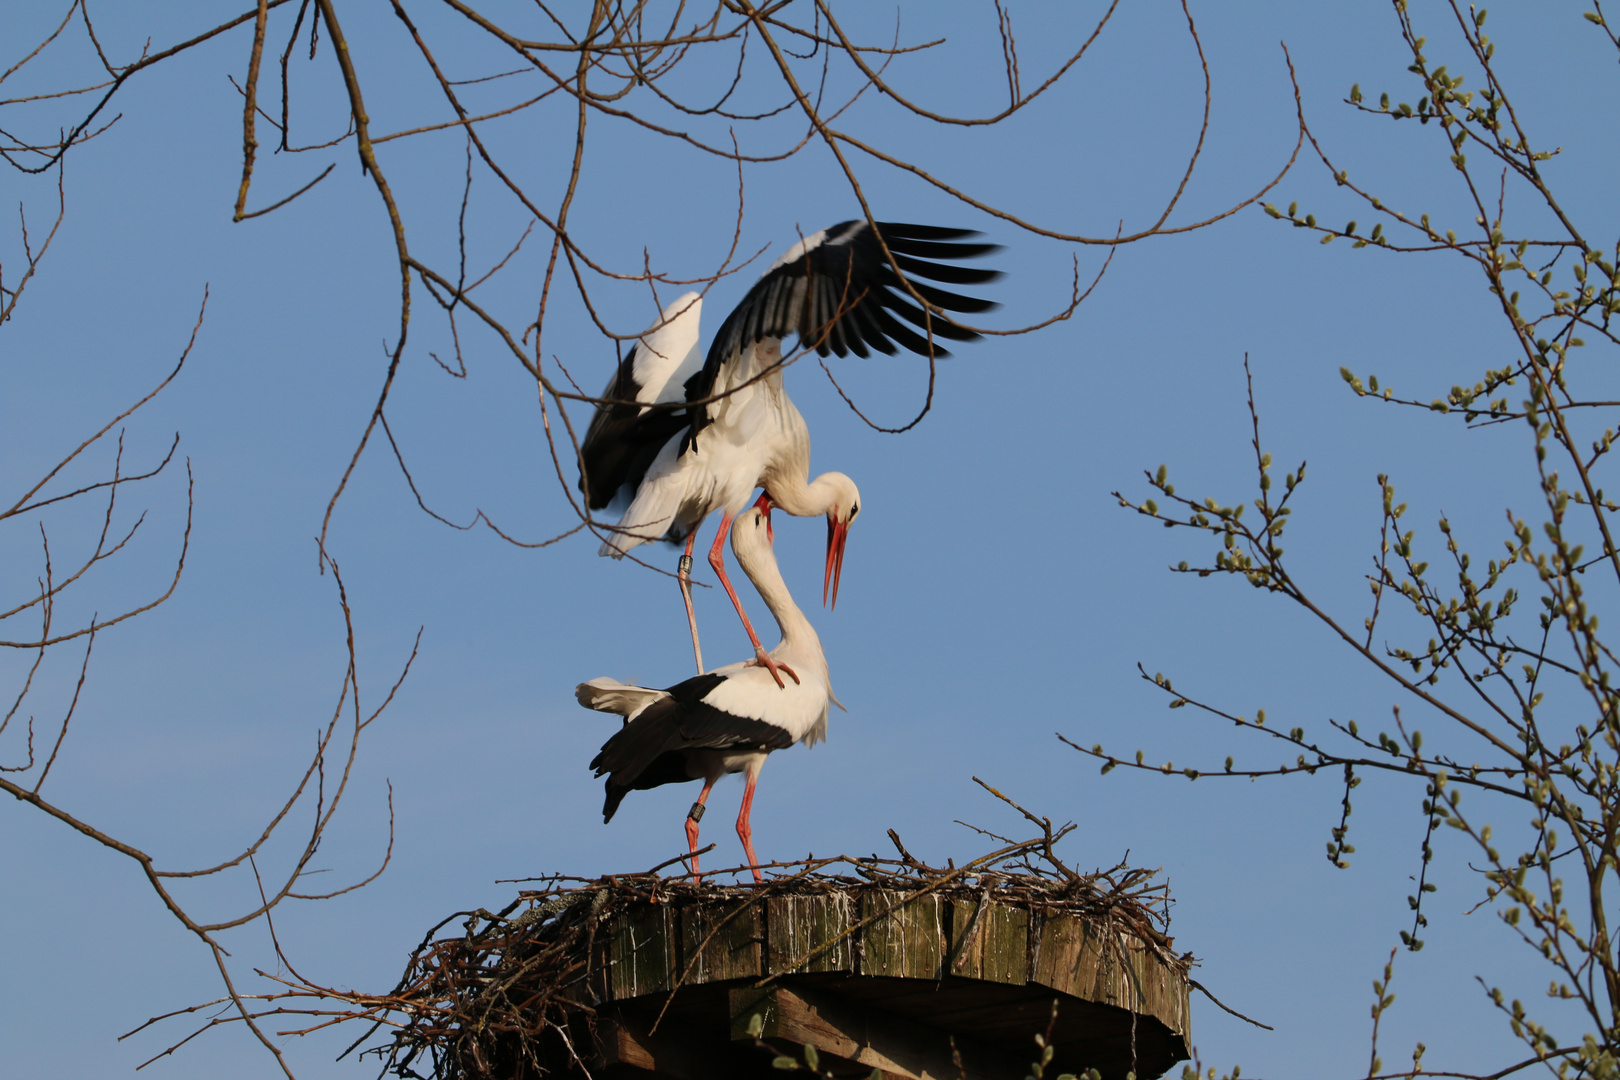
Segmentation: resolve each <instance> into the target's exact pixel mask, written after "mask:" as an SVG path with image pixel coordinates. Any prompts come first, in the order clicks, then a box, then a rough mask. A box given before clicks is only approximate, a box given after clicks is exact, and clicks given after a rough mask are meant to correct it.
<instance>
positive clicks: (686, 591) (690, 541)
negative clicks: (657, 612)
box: [675, 529, 703, 675]
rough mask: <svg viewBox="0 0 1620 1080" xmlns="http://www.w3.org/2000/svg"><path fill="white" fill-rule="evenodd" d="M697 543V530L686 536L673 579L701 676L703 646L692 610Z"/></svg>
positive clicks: (693, 654)
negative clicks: (677, 585) (679, 588)
mask: <svg viewBox="0 0 1620 1080" xmlns="http://www.w3.org/2000/svg"><path fill="white" fill-rule="evenodd" d="M696 543H697V530H696V529H693V530H692V531H691V532H690V533H688V534H687V536H686V552H685V554H683V555H682V556H681V563H680V570H679V571H678V572H677V573H676V575H675V578H676V580H677V581H679V582H680V583H681V599H683V600H685V601H686V624H687V625H688V626H690V627H691V628H692V656H693V657H694V658H695V659H696V660H697V669H698V674H699V675H701V674H703V646H701V645H699V644H698V632H697V614H696V613H695V612H694V611H693V610H692V547H693V545H694V544H696Z"/></svg>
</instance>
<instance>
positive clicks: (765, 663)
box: [748, 649, 799, 690]
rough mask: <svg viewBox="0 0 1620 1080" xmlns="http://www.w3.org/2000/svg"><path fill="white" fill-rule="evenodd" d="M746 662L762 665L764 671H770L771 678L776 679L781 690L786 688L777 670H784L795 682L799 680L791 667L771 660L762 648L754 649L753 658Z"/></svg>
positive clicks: (757, 665) (755, 665)
mask: <svg viewBox="0 0 1620 1080" xmlns="http://www.w3.org/2000/svg"><path fill="white" fill-rule="evenodd" d="M748 663H749V664H751V665H752V666H754V667H762V668H764V669H765V670H766V671H769V672H770V673H771V678H773V679H775V680H776V685H777V686H779V687H781V688H782V689H783V690H786V689H787V683H785V682H783V681H782V676H781V675H779V674H777V672H779V671H785V672H787V673H788V677H789V678H790V679H792V680H793V681H794V682H795V683H797V682H798V681H799V676H798V675H797V673H795V672H794V670H793V669H792V668H790V667H788V666H787V665H786V664H782V663H778V662H777V661H775V660H772V659H771V658H770V656H769V655H768V654H767V653H766V652H765V650H764V649H756V650H755V651H754V658H753V659H752V660H750V661H748Z"/></svg>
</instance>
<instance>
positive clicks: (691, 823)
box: [686, 780, 714, 881]
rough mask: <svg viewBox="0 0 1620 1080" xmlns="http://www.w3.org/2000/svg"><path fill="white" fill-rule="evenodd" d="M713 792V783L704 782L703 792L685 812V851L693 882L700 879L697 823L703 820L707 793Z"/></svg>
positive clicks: (711, 781)
mask: <svg viewBox="0 0 1620 1080" xmlns="http://www.w3.org/2000/svg"><path fill="white" fill-rule="evenodd" d="M713 790H714V781H713V780H709V781H706V782H705V783H704V785H703V791H702V792H701V793H700V794H699V795H698V797H697V802H695V803H693V804H692V809H690V810H688V811H687V812H686V850H688V851H690V852H691V853H692V880H693V881H697V880H698V879H699V877H700V875H699V873H698V855H697V842H698V822H700V821H702V820H703V811H704V810H705V809H706V807H705V806H704V804H705V803H707V802H708V801H709V792H710V791H713Z"/></svg>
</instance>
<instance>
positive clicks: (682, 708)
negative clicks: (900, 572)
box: [575, 496, 836, 880]
mask: <svg viewBox="0 0 1620 1080" xmlns="http://www.w3.org/2000/svg"><path fill="white" fill-rule="evenodd" d="M761 507H765V508H766V509H765V510H762V509H761ZM768 507H769V497H768V496H762V497H761V498H760V500H759V503H758V504H756V505H755V506H754V507H753V508H752V509H750V510H748V511H747V512H746V513H744V514H742V515H741V516H740V517H738V518H737V519H736V521H735V522H734V524H733V528H732V530H731V550H732V553H733V554H735V555H736V556H737V563H738V565H740V566H741V567H742V568H743V572H744V573H745V574H747V575H748V578H749V580H751V581H752V582H753V583H754V587H755V588H757V589H758V590H759V594H760V596H761V597H762V598H763V599H764V601H765V606H766V607H768V608H769V609H770V612H771V614H772V615H773V616H775V618H776V622H777V625H778V626H779V627H780V628H781V631H782V641H781V643H780V644H779V645H777V646H776V648H774V649H772V650H771V654H770V655H771V658H772V660H773V661H774V662H775V663H776V665H777V666H778V667H779V668H780V669H781V670H782V671H784V672H787V673H788V674H789V676H790V679H789V681H788V683H787V685H786V686H785V687H778V686H777V685H776V683H775V682H774V681H773V675H772V672H771V671H770V670H769V669H767V668H765V667H763V666H760V665H758V664H757V662H756V661H753V660H750V661H747V662H745V663H740V664H730V665H728V666H726V667H723V668H719V669H717V670H715V671H711V672H708V673H707V674H704V675H699V676H697V677H696V678H691V679H687V680H686V681H685V682H682V683H678V684H676V685H675V686H671V687H669V688H668V689H664V690H654V689H649V688H646V687H641V686H632V685H629V684H627V683H621V682H617V681H615V680H613V679H592V680H591V681H590V682H587V683H580V684H579V686H578V688H577V689H576V690H575V695H576V696H577V697H578V698H579V703H580V704H581V705H584V706H586V707H587V708H591V709H596V710H598V711H600V712H612V713H618V714H619V715H620V716H623V717H624V718H625V721H626V723H625V725H624V727H623V728H621V729H620V730H619V731H618V732H617V733H616V734H615V735H614V736H613V737H612V738H611V739H609V740H608V741H607V742H606V743H605V744H603V746H602V751H601V753H599V754H597V755H596V758H595V759H594V760H593V761H592V762H591V768H593V769H595V770H596V775H597V776H602V775H604V774H605V775H606V776H607V801H606V802H605V803H604V804H603V806H602V820H603V821H604V822H606V821H611V820H613V814H614V812H615V811H616V810H618V808H619V803H620V801H622V800H623V799H624V797H625V795H626V794H628V793H629V792H631V791H639V790H645V789H647V788H654V787H660V786H662V785H664V784H679V783H684V782H686V781H688V780H699V779H701V780H702V781H703V791H702V793H701V794H700V795H698V798H697V802H695V803H693V804H692V809H691V811H690V812H689V813H688V815H687V821H686V839H687V843H688V844H689V845H690V849H691V851H692V852H693V855H692V872H693V873H696V872H697V868H698V867H697V855H696V852H697V840H698V820H699V819H700V818H701V817H702V816H703V807H704V806H705V805H706V804H707V803H708V799H709V792H710V791H711V790H712V789H713V788H714V784H715V781H717V780H718V779H720V777H722V776H724V775H726V774H727V773H734V772H740V773H744V774H746V777H747V787H746V788H745V789H744V791H743V801H742V809H741V811H740V812H739V813H738V815H737V836H738V837H739V838H740V839H741V840H742V844H743V851H744V852H745V853H746V854H747V856H748V864H749V865H750V866H752V867H753V868H754V878H755V880H758V879H759V877H760V873H759V860H758V858H756V857H755V855H754V844H753V831H752V829H751V828H750V827H749V824H748V817H749V812H750V810H752V809H753V805H754V785H755V782H756V781H757V780H758V779H759V770H760V767H761V766H763V765H764V764H765V757H766V755H768V754H769V753H770V752H771V751H772V750H782V749H785V748H787V747H789V746H792V745H793V744H794V743H796V742H803V743H805V744H806V745H807V746H809V745H814V744H815V743H817V742H819V741H821V740H822V739H824V738H826V737H827V706H828V703H829V702H830V701H835V700H836V699H835V698H833V695H832V687H831V684H830V683H829V681H828V677H827V658H826V655H825V654H824V653H823V652H822V650H821V639H820V638H818V637H817V636H816V631H815V628H814V627H812V626H811V625H810V620H809V619H806V618H805V617H804V612H802V611H800V610H799V608H798V606H797V605H796V604H794V602H793V597H792V596H791V595H790V594H789V593H788V590H787V585H786V583H785V582H783V580H782V575H781V573H780V572H779V571H778V570H777V566H776V557H775V555H774V554H772V551H771V537H770V519H769V518H768V517H767V516H766V514H767V513H768Z"/></svg>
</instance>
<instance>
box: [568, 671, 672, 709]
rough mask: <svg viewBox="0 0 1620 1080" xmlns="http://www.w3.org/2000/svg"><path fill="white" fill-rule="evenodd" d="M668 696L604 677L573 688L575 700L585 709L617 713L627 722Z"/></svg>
mask: <svg viewBox="0 0 1620 1080" xmlns="http://www.w3.org/2000/svg"><path fill="white" fill-rule="evenodd" d="M668 696H669V695H668V694H667V693H666V692H665V691H663V690H650V689H648V688H647V687H645V686H634V685H632V684H630V683H622V682H620V681H619V680H617V679H609V678H607V677H606V676H603V677H601V678H597V679H592V680H591V681H590V682H582V683H580V684H579V685H578V686H576V687H574V697H575V699H576V700H578V702H579V703H580V704H581V705H583V706H585V707H586V708H587V709H595V710H596V711H597V712H610V713H618V714H619V715H620V716H622V717H624V718H625V719H627V720H628V719H630V718H631V717H633V716H635V715H636V714H637V713H639V712H641V710H642V709H645V708H646V707H647V706H648V705H651V704H652V703H653V702H655V701H657V700H658V699H660V698H664V697H668Z"/></svg>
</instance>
